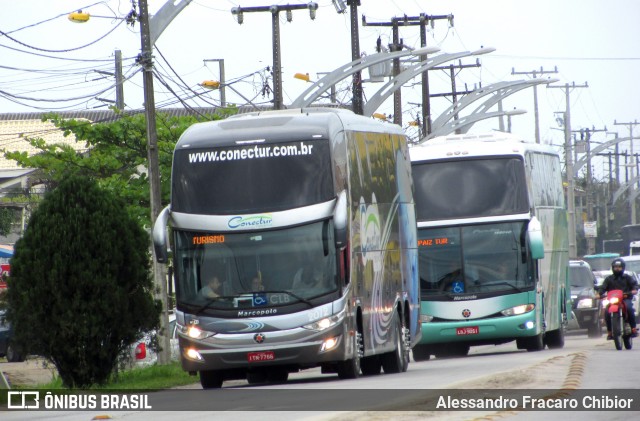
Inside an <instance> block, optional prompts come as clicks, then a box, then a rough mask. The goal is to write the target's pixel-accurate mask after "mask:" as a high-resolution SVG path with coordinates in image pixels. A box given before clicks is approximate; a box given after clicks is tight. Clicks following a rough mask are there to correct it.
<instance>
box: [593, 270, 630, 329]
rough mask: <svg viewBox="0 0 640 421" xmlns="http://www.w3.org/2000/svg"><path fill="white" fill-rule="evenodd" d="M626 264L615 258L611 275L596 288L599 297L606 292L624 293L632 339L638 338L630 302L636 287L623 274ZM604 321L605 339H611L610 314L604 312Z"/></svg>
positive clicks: (626, 275)
mask: <svg viewBox="0 0 640 421" xmlns="http://www.w3.org/2000/svg"><path fill="white" fill-rule="evenodd" d="M625 267H626V264H625V262H624V260H623V259H621V258H616V259H614V260H613V261H612V262H611V271H612V272H613V273H612V274H611V275H609V276H607V277H606V278H605V279H604V282H602V285H600V287H599V288H598V290H599V293H600V295H604V294H605V293H606V292H608V291H613V290H616V289H619V290H622V292H623V293H624V303H625V306H626V308H627V318H628V321H629V325H630V326H631V335H632V336H633V337H636V336H638V330H637V329H636V316H635V311H634V309H633V303H632V301H631V298H632V295H634V294H637V292H638V285H637V283H636V281H635V280H634V279H633V278H632V277H631V276H629V275H628V274H626V273H624V269H625ZM604 317H605V321H606V323H607V339H609V340H611V339H613V336H612V335H611V314H609V312H605V314H604Z"/></svg>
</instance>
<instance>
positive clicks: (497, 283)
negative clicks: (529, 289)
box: [480, 281, 522, 292]
mask: <svg viewBox="0 0 640 421" xmlns="http://www.w3.org/2000/svg"><path fill="white" fill-rule="evenodd" d="M494 285H507V286H510V287H511V288H513V289H515V290H516V291H518V292H522V290H521V289H520V288H518V287H517V286H515V285H512V284H510V283H509V282H504V281H503V282H491V283H490V284H481V285H480V288H482V287H492V286H494Z"/></svg>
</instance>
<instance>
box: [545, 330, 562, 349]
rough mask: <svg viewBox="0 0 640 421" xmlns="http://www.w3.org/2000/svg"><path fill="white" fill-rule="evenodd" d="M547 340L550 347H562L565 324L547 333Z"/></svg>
mask: <svg viewBox="0 0 640 421" xmlns="http://www.w3.org/2000/svg"><path fill="white" fill-rule="evenodd" d="M545 342H546V343H547V346H548V347H549V349H560V348H563V347H564V326H560V327H559V328H558V329H557V330H552V331H550V332H547V333H546V334H545Z"/></svg>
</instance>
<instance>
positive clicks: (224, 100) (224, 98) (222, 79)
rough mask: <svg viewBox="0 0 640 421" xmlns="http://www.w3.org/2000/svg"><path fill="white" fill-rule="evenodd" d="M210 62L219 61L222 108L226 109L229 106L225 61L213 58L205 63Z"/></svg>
mask: <svg viewBox="0 0 640 421" xmlns="http://www.w3.org/2000/svg"><path fill="white" fill-rule="evenodd" d="M208 61H217V62H218V67H219V73H220V80H219V82H220V106H221V107H226V106H227V96H226V92H225V82H226V80H225V76H224V59H223V58H211V59H205V60H204V62H205V63H207V62H208Z"/></svg>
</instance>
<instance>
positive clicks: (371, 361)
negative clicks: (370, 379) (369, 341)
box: [360, 355, 382, 376]
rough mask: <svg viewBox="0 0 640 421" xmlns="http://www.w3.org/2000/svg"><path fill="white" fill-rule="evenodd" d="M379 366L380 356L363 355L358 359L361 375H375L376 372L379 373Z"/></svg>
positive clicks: (380, 365)
mask: <svg viewBox="0 0 640 421" xmlns="http://www.w3.org/2000/svg"><path fill="white" fill-rule="evenodd" d="M381 368H382V364H381V363H380V357H379V356H377V355H372V356H370V357H364V358H362V360H361V361H360V369H361V370H362V375H363V376H375V375H376V374H380V369H381Z"/></svg>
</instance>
